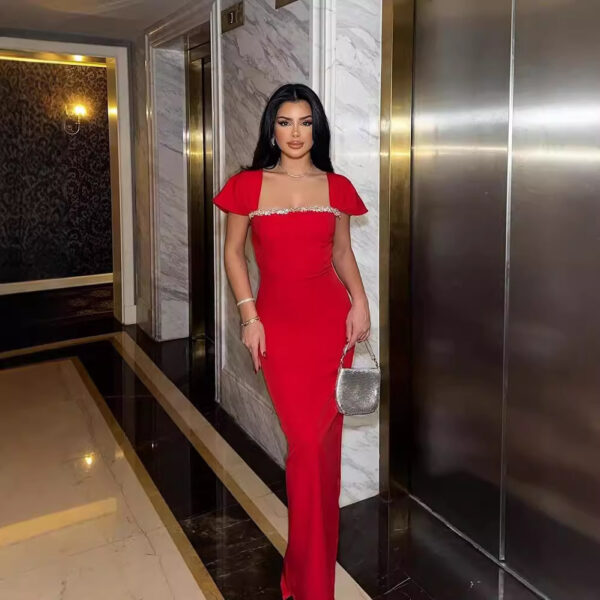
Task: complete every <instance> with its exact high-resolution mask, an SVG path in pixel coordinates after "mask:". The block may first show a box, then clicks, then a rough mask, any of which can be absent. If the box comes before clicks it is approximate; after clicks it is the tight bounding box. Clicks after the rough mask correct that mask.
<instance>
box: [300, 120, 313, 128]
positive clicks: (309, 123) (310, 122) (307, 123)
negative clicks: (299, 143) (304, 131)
mask: <svg viewBox="0 0 600 600" xmlns="http://www.w3.org/2000/svg"><path fill="white" fill-rule="evenodd" d="M302 124H303V125H306V127H310V126H311V125H312V121H304V123H302Z"/></svg>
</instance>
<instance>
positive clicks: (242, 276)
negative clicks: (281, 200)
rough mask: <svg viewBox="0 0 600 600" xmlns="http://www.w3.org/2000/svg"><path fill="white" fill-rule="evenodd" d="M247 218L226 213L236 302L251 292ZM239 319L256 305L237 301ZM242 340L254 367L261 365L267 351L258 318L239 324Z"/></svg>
mask: <svg viewBox="0 0 600 600" xmlns="http://www.w3.org/2000/svg"><path fill="white" fill-rule="evenodd" d="M249 223H250V219H249V218H248V217H247V216H246V215H238V214H235V213H228V215H227V230H226V234H225V256H224V260H225V272H226V273H227V278H228V279H229V283H230V285H231V289H232V290H233V295H234V296H235V300H236V302H239V301H240V300H243V299H244V298H250V297H251V296H252V287H251V285H250V278H249V276H248V266H247V265H246V254H245V252H244V249H245V246H246V237H247V235H248V226H249ZM238 308H239V311H240V317H241V320H242V321H247V320H248V319H251V318H252V317H255V316H256V315H257V311H256V306H255V303H254V302H253V301H250V302H244V303H243V304H240V305H239V307H238ZM242 341H243V342H244V345H245V346H246V347H247V348H248V350H250V353H251V354H252V361H253V363H254V371H255V372H257V373H258V369H260V358H259V354H263V355H264V354H265V353H266V350H267V349H266V346H265V334H264V329H263V325H262V323H261V322H260V321H254V323H250V324H249V325H247V326H246V327H242Z"/></svg>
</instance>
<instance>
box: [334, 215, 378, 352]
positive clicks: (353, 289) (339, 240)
mask: <svg viewBox="0 0 600 600" xmlns="http://www.w3.org/2000/svg"><path fill="white" fill-rule="evenodd" d="M332 259H333V260H332V262H333V266H334V268H335V270H336V272H337V274H338V276H339V278H340V279H341V280H342V283H343V284H344V285H345V286H346V288H347V289H348V292H349V293H350V296H351V298H352V308H351V309H350V311H349V313H348V317H347V319H346V338H347V339H348V341H349V342H350V346H352V345H354V343H355V342H357V341H358V342H362V341H364V340H366V339H367V338H368V337H369V330H370V327H371V318H370V314H369V301H368V300H367V294H366V293H365V288H364V286H363V282H362V278H361V276H360V272H359V270H358V265H357V264H356V258H355V256H354V252H353V250H352V244H351V240H350V216H349V215H347V214H345V213H342V214H341V215H340V217H339V218H338V219H336V226H335V234H334V236H333V252H332Z"/></svg>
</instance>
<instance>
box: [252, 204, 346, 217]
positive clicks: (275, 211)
mask: <svg viewBox="0 0 600 600" xmlns="http://www.w3.org/2000/svg"><path fill="white" fill-rule="evenodd" d="M293 212H329V213H332V214H334V215H335V216H336V217H339V216H340V214H341V212H340V211H339V210H338V209H337V208H333V207H332V206H296V207H291V208H261V209H259V210H253V211H252V212H251V213H249V214H248V217H249V218H250V219H251V218H252V217H260V216H265V215H287V214H288V213H293Z"/></svg>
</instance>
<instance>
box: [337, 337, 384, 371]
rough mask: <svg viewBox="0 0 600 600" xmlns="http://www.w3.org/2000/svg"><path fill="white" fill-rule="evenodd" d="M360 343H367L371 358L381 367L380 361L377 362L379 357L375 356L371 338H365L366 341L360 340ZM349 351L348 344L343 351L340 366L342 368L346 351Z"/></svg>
mask: <svg viewBox="0 0 600 600" xmlns="http://www.w3.org/2000/svg"><path fill="white" fill-rule="evenodd" d="M358 343H359V344H361V343H363V344H365V346H366V347H367V350H368V351H369V354H370V355H371V358H372V359H373V362H374V363H375V366H376V367H377V368H378V369H379V363H378V362H377V358H376V357H375V353H374V352H373V350H372V348H371V345H370V344H369V340H364V342H358ZM347 352H348V344H346V345H345V346H344V351H343V352H342V358H341V359H340V368H342V363H343V362H344V357H345V356H346V353H347Z"/></svg>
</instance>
